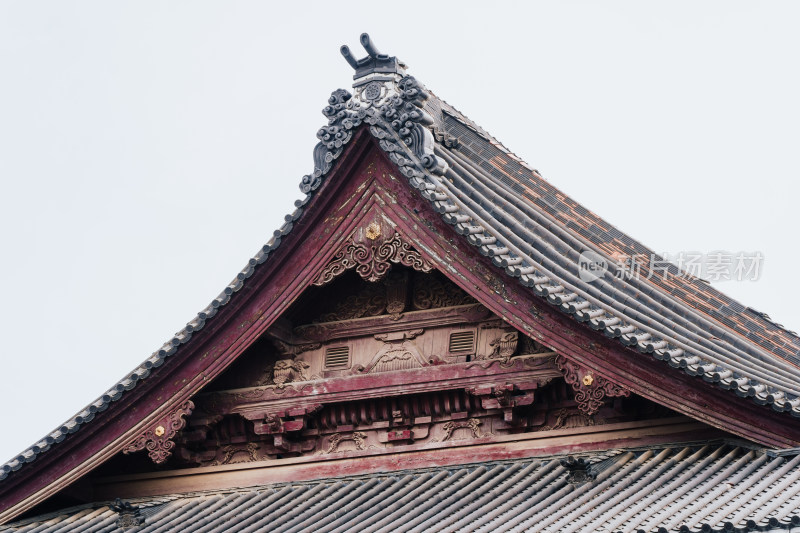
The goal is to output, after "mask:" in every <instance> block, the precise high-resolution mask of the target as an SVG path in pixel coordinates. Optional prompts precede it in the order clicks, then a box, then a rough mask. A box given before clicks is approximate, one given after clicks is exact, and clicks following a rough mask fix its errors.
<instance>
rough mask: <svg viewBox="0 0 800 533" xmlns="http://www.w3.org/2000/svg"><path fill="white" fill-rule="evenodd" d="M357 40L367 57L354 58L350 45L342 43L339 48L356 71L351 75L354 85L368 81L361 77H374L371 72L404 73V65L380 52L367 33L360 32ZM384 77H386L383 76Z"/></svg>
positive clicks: (370, 78)
mask: <svg viewBox="0 0 800 533" xmlns="http://www.w3.org/2000/svg"><path fill="white" fill-rule="evenodd" d="M359 40H360V41H361V46H363V47H364V50H366V51H367V57H363V58H361V59H356V58H355V56H354V55H353V53H352V52H351V51H350V47H348V46H347V45H343V46H342V47H341V48H340V50H341V52H342V55H343V56H344V58H345V59H346V60H347V62H348V63H349V64H350V66H351V67H353V69H355V71H356V73H355V75H354V76H353V79H354V80H356V83H354V84H353V86H354V87H357V86H359V85H363V84H364V83H366V82H367V81H368V80H362V78H367V77H369V80H372V79H375V78H376V77H375V76H371V75H372V74H400V75H403V74H405V65H404V64H403V63H402V62H401V61H400V60H398V59H397V58H396V57H394V56H389V55H388V54H382V53H381V52H380V51H379V50H378V48H377V47H376V46H375V43H373V42H372V39H371V38H370V36H369V34H367V33H362V34H361V38H360V39H359ZM384 79H388V78H385V77H384Z"/></svg>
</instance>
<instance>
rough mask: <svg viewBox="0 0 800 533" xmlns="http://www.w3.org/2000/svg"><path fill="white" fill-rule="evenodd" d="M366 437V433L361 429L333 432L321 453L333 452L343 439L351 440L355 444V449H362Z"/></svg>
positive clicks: (364, 446)
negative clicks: (326, 446)
mask: <svg viewBox="0 0 800 533" xmlns="http://www.w3.org/2000/svg"><path fill="white" fill-rule="evenodd" d="M366 438H367V434H366V433H363V432H361V431H355V432H353V433H349V434H342V433H334V434H333V435H331V436H330V437H329V439H328V449H327V450H325V451H324V452H323V453H333V452H335V451H336V450H338V449H339V444H341V443H342V441H345V440H351V441H353V442H354V443H355V445H356V450H364V449H366V447H367V446H366V443H365V440H366Z"/></svg>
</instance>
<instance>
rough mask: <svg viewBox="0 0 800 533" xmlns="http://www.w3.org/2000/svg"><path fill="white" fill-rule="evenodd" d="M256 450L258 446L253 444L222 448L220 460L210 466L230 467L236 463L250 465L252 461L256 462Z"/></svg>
mask: <svg viewBox="0 0 800 533" xmlns="http://www.w3.org/2000/svg"><path fill="white" fill-rule="evenodd" d="M257 450H258V444H256V443H255V442H251V443H248V444H247V445H246V446H233V445H228V446H225V447H224V448H222V452H223V456H222V459H220V460H218V461H214V462H212V463H211V465H210V466H217V465H232V464H237V463H250V462H253V461H258V456H257V455H256V451H257Z"/></svg>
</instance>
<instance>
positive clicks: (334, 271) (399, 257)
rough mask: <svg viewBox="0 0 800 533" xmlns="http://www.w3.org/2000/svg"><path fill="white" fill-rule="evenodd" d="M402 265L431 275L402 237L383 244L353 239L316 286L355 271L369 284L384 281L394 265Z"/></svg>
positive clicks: (426, 265)
mask: <svg viewBox="0 0 800 533" xmlns="http://www.w3.org/2000/svg"><path fill="white" fill-rule="evenodd" d="M393 263H395V264H401V265H403V266H407V267H409V268H413V269H414V270H419V271H422V272H430V271H431V270H432V269H433V265H431V264H430V263H428V262H427V261H426V260H425V259H423V258H422V256H421V255H420V254H419V252H417V251H416V250H413V249H412V248H411V244H410V243H409V242H408V241H406V240H404V239H403V238H402V237H401V236H400V234H399V233H396V232H395V233H394V234H393V235H392V236H391V238H389V239H387V240H383V241H381V240H380V238H376V239H375V240H369V239H367V240H366V241H364V240H361V239H350V240H349V241H347V242H346V243H345V245H344V247H343V248H342V249H341V250H339V252H338V253H337V254H336V255H335V256H334V258H333V260H332V261H331V262H330V263H328V265H327V266H326V267H325V268H324V269H323V270H322V272H320V274H319V276H317V279H316V280H314V285H325V284H326V283H330V282H331V281H332V280H333V279H334V278H336V277H337V276H340V275H341V274H343V273H344V272H346V271H347V270H349V269H351V268H355V269H356V272H358V274H359V276H361V277H362V278H363V279H365V280H367V281H378V280H380V279H382V278H383V277H384V276H385V275H386V273H387V272H388V271H389V269H390V268H391V267H392V264H393Z"/></svg>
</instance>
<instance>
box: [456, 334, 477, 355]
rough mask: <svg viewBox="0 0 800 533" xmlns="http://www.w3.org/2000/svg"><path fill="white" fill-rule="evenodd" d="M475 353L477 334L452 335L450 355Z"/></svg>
mask: <svg viewBox="0 0 800 533" xmlns="http://www.w3.org/2000/svg"><path fill="white" fill-rule="evenodd" d="M472 351H475V332H474V331H457V332H455V333H451V334H450V353H464V352H472Z"/></svg>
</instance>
